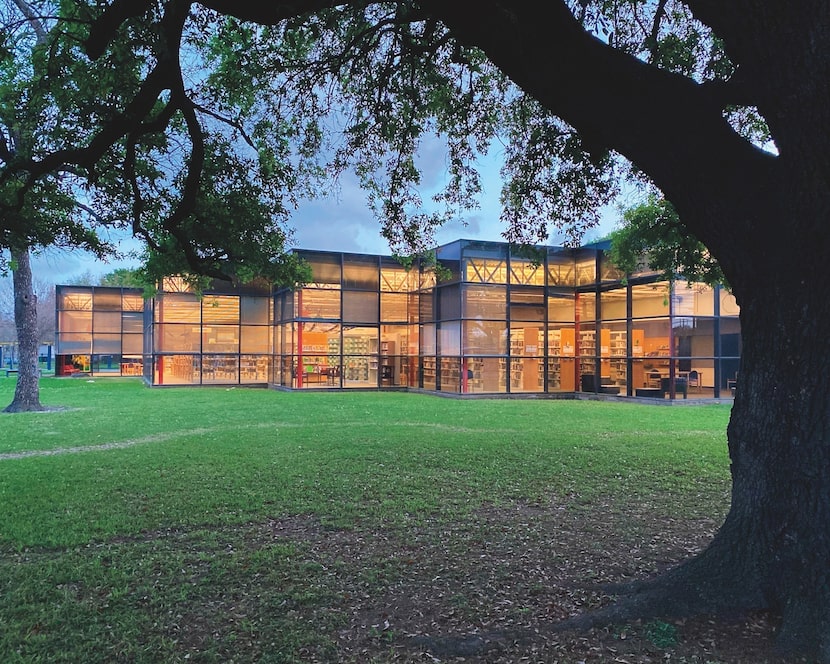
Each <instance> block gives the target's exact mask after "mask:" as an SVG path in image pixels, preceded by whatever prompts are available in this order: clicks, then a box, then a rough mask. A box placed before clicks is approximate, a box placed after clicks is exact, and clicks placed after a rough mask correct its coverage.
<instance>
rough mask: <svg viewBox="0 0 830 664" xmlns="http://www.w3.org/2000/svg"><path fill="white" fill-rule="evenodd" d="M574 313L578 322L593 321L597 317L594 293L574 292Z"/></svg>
mask: <svg viewBox="0 0 830 664" xmlns="http://www.w3.org/2000/svg"><path fill="white" fill-rule="evenodd" d="M576 313H577V316H578V318H579V321H580V322H583V323H584V322H585V321H593V320H596V318H597V296H596V293H577V294H576Z"/></svg>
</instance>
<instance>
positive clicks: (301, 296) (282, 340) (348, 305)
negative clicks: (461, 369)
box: [274, 252, 432, 389]
mask: <svg viewBox="0 0 830 664" xmlns="http://www.w3.org/2000/svg"><path fill="white" fill-rule="evenodd" d="M300 255H301V256H302V257H303V258H304V259H305V260H306V261H308V263H309V264H310V266H311V269H312V281H311V283H309V284H307V285H306V286H305V287H303V288H302V289H300V290H298V291H297V292H296V293H291V292H288V291H283V292H280V293H278V294H277V295H276V297H275V302H276V303H277V310H278V312H279V314H278V316H277V317H276V319H275V344H274V356H275V358H276V361H275V364H276V366H277V367H278V368H277V369H276V370H275V372H274V383H275V384H277V385H284V386H287V387H293V388H297V389H315V388H378V387H380V388H388V387H401V386H409V385H410V384H411V380H412V376H413V374H416V375H417V371H416V370H415V366H413V363H412V361H413V359H414V360H415V362H416V363H417V357H418V350H417V345H416V347H415V349H414V350H415V352H414V353H412V352H411V351H412V343H413V338H414V339H415V341H414V343H415V344H417V337H418V335H417V333H416V332H414V331H413V329H412V327H413V323H414V324H417V321H418V320H419V316H418V313H417V311H416V312H415V313H414V314H413V311H412V299H411V296H412V292H413V290H417V288H418V280H417V278H418V269H417V267H415V268H414V269H409V270H408V269H406V268H404V266H402V265H401V264H400V263H399V262H397V261H395V260H394V259H392V258H385V257H380V256H367V255H361V254H339V253H323V252H300ZM429 294H430V295H431V294H432V291H431V290H430V291H429ZM292 307H293V311H291V309H292ZM416 366H417V364H416Z"/></svg>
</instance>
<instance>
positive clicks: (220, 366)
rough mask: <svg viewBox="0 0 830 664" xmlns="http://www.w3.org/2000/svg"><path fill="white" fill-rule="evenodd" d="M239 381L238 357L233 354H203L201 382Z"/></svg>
mask: <svg viewBox="0 0 830 664" xmlns="http://www.w3.org/2000/svg"><path fill="white" fill-rule="evenodd" d="M238 381H239V358H238V357H236V356H235V355H203V356H202V383H203V384H205V383H208V384H209V383H215V384H219V383H236V382H238Z"/></svg>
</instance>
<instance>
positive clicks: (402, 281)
mask: <svg viewBox="0 0 830 664" xmlns="http://www.w3.org/2000/svg"><path fill="white" fill-rule="evenodd" d="M416 276H417V270H414V269H413V270H405V269H404V268H403V267H389V266H386V265H384V266H383V267H382V268H381V270H380V289H381V290H382V291H392V292H395V293H408V292H409V291H412V290H415V288H416V286H415V284H416Z"/></svg>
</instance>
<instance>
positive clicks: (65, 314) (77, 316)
mask: <svg viewBox="0 0 830 664" xmlns="http://www.w3.org/2000/svg"><path fill="white" fill-rule="evenodd" d="M58 328H59V329H60V331H61V332H92V312H91V311H62V312H60V315H59V317H58Z"/></svg>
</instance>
